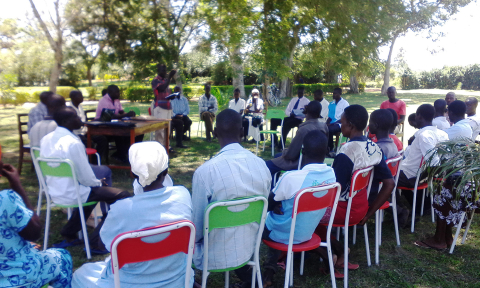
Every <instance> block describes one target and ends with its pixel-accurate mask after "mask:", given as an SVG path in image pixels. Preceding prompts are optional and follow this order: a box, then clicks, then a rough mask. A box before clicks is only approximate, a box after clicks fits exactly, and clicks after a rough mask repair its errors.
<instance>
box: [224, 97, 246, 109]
mask: <svg viewBox="0 0 480 288" xmlns="http://www.w3.org/2000/svg"><path fill="white" fill-rule="evenodd" d="M228 109H232V110H235V111H237V112H238V113H240V111H241V110H245V100H244V99H242V98H238V101H237V102H235V99H232V100H230V102H228Z"/></svg>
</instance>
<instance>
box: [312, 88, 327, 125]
mask: <svg viewBox="0 0 480 288" xmlns="http://www.w3.org/2000/svg"><path fill="white" fill-rule="evenodd" d="M313 99H314V100H315V101H317V102H319V103H320V105H321V106H322V112H320V118H318V121H320V122H327V119H328V101H327V99H325V98H324V97H323V91H322V89H318V90H315V92H313Z"/></svg>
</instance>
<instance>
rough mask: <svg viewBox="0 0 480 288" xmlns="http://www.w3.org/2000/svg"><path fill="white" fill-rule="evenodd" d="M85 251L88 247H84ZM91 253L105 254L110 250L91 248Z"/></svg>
mask: <svg viewBox="0 0 480 288" xmlns="http://www.w3.org/2000/svg"><path fill="white" fill-rule="evenodd" d="M83 251H85V252H87V248H83ZM90 253H91V254H93V255H105V254H109V253H110V251H108V250H107V249H95V248H90Z"/></svg>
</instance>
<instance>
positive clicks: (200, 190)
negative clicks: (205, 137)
mask: <svg viewBox="0 0 480 288" xmlns="http://www.w3.org/2000/svg"><path fill="white" fill-rule="evenodd" d="M242 130H243V128H242V118H241V117H240V114H238V113H237V112H235V111H233V110H231V109H226V110H223V111H222V112H220V113H219V114H218V118H217V123H216V127H215V131H214V132H213V133H214V135H216V136H217V137H218V142H219V144H220V147H221V150H220V152H219V153H218V154H217V155H216V156H215V157H213V158H212V159H210V160H208V161H207V162H205V163H204V164H203V165H202V166H200V167H198V169H197V170H196V171H195V174H194V175H193V182H192V190H193V191H192V203H193V223H194V224H195V228H196V238H195V242H196V244H195V254H194V256H193V261H194V264H195V267H196V268H197V269H202V268H203V259H204V255H203V251H204V250H203V233H204V229H203V220H204V214H205V208H206V207H207V206H208V204H210V203H212V202H215V201H221V200H232V199H235V198H239V197H248V196H255V195H262V196H265V197H268V194H269V193H270V181H271V177H270V173H269V171H268V168H267V166H266V165H265V161H263V160H262V159H261V158H259V157H257V156H255V154H253V153H252V152H250V151H248V150H246V149H244V148H243V147H242V146H240V144H239V143H240V141H241V139H242V135H243V131H242ZM258 229H259V226H258V223H251V224H248V225H246V226H242V227H241V229H238V228H225V229H215V230H213V231H212V232H211V233H210V235H209V238H208V240H209V250H208V253H209V255H208V259H209V261H208V269H209V270H213V269H225V268H230V267H238V266H240V265H242V264H244V263H245V262H247V261H249V260H250V259H251V257H252V255H253V250H254V246H255V245H254V243H255V237H256V235H257V233H258ZM251 271H252V270H251V269H249V266H248V265H247V266H243V267H241V268H239V269H237V270H235V272H236V274H237V276H238V277H239V278H240V280H242V281H243V282H245V283H251V281H252V275H251V274H252V273H251ZM248 285H251V284H248Z"/></svg>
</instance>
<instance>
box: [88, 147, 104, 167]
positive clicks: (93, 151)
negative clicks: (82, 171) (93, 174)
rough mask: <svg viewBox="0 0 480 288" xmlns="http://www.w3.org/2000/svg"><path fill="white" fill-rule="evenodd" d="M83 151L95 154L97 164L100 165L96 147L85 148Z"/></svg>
mask: <svg viewBox="0 0 480 288" xmlns="http://www.w3.org/2000/svg"><path fill="white" fill-rule="evenodd" d="M85 152H86V153H87V155H88V156H90V155H96V156H97V165H98V166H100V165H102V161H100V155H99V154H98V153H97V150H96V149H93V148H85Z"/></svg>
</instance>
